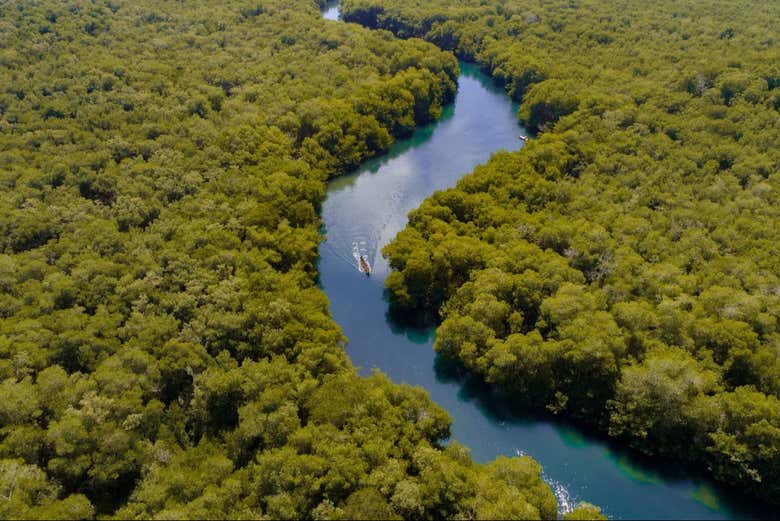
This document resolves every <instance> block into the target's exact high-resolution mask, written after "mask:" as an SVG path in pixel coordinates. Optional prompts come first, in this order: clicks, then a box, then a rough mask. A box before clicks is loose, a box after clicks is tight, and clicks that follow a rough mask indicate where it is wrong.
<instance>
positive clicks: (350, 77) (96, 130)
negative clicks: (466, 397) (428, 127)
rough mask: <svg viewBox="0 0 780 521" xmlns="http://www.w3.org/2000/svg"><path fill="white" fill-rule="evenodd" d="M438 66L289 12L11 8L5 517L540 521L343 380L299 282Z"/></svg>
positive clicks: (319, 303) (378, 395) (538, 487)
mask: <svg viewBox="0 0 780 521" xmlns="http://www.w3.org/2000/svg"><path fill="white" fill-rule="evenodd" d="M457 74H458V68H457V61H456V60H455V58H454V57H453V56H452V55H450V54H448V53H443V52H441V51H439V50H437V49H436V48H435V47H434V46H433V45H431V44H428V43H425V42H423V41H419V40H418V41H410V42H402V41H398V40H396V39H395V38H393V37H392V36H391V35H390V34H389V33H386V32H374V31H369V30H367V29H364V28H361V27H358V26H356V25H347V24H334V23H331V22H327V21H324V20H321V19H320V16H319V13H318V12H317V10H316V5H315V2H313V1H310V0H295V1H289V0H284V1H282V0H262V1H260V2H249V1H244V0H230V1H227V2H206V1H202V0H187V1H184V2H181V1H176V2H174V1H164V2H152V1H147V0H144V1H124V0H111V1H110V2H97V3H96V2H92V1H88V0H74V1H72V2H68V3H62V2H58V1H55V0H44V1H40V2H26V1H14V2H10V3H6V4H5V5H4V8H3V9H0V136H2V137H1V138H0V392H1V393H2V397H3V400H2V401H1V402H0V489H2V490H0V517H2V518H4V519H5V518H45V519H56V518H68V519H85V518H91V517H94V516H95V515H99V516H101V517H112V516H113V517H116V518H143V519H149V518H172V519H189V518H191V519H216V518H235V519H239V518H241V519H247V518H252V519H258V518H285V519H292V518H316V519H338V518H353V517H360V518H371V517H373V518H381V519H386V518H399V517H400V516H402V515H406V514H408V513H410V512H415V513H416V514H417V515H419V516H420V517H421V518H432V517H437V516H439V517H440V516H443V515H446V516H448V517H474V515H476V514H475V512H477V510H475V509H478V508H482V507H477V506H476V505H483V504H485V502H486V501H487V499H486V497H487V496H485V494H488V493H492V491H494V490H499V489H500V490H501V491H502V494H504V497H503V499H502V501H503V503H502V505H504V507H502V508H505V509H506V510H505V511H506V512H523V513H524V514H528V515H529V516H536V517H538V516H540V515H545V516H547V517H552V515H553V514H554V505H553V504H551V503H550V491H549V487H547V486H546V485H545V484H544V483H543V482H542V481H541V478H540V469H539V467H538V466H535V464H531V463H523V464H522V465H524V466H525V467H526V472H525V474H523V476H524V479H523V480H509V481H508V480H507V479H504V478H502V477H501V476H499V475H497V474H496V473H495V472H494V471H493V470H492V468H491V467H487V466H479V465H475V464H474V463H473V462H472V461H471V460H470V458H469V457H468V454H467V453H466V452H465V450H463V449H461V448H457V447H456V446H454V445H453V446H450V447H448V448H447V449H443V448H442V442H443V440H444V439H445V438H446V437H447V436H448V435H449V418H448V417H447V415H446V413H445V412H444V411H443V410H441V409H439V408H438V407H437V406H435V405H434V404H433V403H432V402H431V401H430V399H429V398H428V396H427V395H426V394H425V393H424V392H423V391H422V390H420V389H413V388H409V387H406V386H398V385H394V384H392V383H391V382H390V381H389V380H388V379H387V378H385V377H383V376H381V375H375V376H373V377H371V378H368V379H366V378H359V377H358V376H357V375H356V373H355V371H354V369H353V368H352V366H351V365H350V363H349V361H348V359H347V357H346V355H345V353H344V351H343V347H342V345H343V341H344V339H343V336H342V334H341V332H340V331H339V329H338V327H337V325H336V324H335V323H334V322H333V320H332V319H331V318H330V316H329V314H328V306H327V299H326V298H325V296H324V294H323V293H322V292H321V291H320V290H319V289H318V288H317V286H316V282H315V274H316V256H317V246H318V243H319V241H320V236H319V234H318V224H319V219H318V216H317V210H318V208H319V206H320V204H321V202H322V199H323V197H324V193H325V180H326V179H327V178H328V177H329V176H332V175H335V174H337V173H339V172H341V171H343V170H346V169H349V168H352V167H354V166H356V165H357V164H358V163H360V162H361V161H363V160H364V159H366V158H368V157H371V156H373V155H375V154H378V153H381V152H383V151H385V150H387V148H388V147H389V146H390V144H391V143H392V141H393V139H394V138H395V137H398V136H403V135H406V134H408V133H409V132H411V130H412V129H413V128H414V126H415V125H419V124H422V123H425V122H428V121H430V120H432V119H434V118H437V117H438V116H439V114H440V112H441V106H442V105H443V104H445V103H447V102H448V101H449V100H451V99H452V97H453V95H454V90H455V86H456V82H455V80H456V77H457ZM464 262H466V261H464ZM465 269H466V266H463V265H458V266H455V267H454V268H453V270H460V271H459V272H460V273H465V271H464V270H465ZM518 465H519V463H518ZM542 505H543V507H544V508H542ZM478 511H479V512H482V514H480V515H489V514H490V512H487V511H483V510H478Z"/></svg>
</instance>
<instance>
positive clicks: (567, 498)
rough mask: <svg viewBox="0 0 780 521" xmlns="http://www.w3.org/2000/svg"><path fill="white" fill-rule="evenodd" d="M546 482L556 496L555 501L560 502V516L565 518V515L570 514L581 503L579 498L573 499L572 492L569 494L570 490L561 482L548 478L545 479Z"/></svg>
mask: <svg viewBox="0 0 780 521" xmlns="http://www.w3.org/2000/svg"><path fill="white" fill-rule="evenodd" d="M545 481H547V484H549V485H550V488H551V489H552V491H553V494H555V500H556V501H557V502H558V515H559V516H560V517H563V515H564V514H568V513H569V512H571V511H572V510H574V508H575V507H576V506H577V503H578V502H579V501H578V500H577V498H575V497H573V496H572V495H571V492H569V490H568V489H567V488H566V487H565V486H563V484H562V483H560V482H559V481H556V480H554V479H547V478H545Z"/></svg>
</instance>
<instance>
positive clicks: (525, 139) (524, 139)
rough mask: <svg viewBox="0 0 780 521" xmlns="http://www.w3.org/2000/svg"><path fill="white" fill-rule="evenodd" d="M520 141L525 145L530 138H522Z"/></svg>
mask: <svg viewBox="0 0 780 521" xmlns="http://www.w3.org/2000/svg"><path fill="white" fill-rule="evenodd" d="M520 141H522V142H523V143H525V142H527V141H528V138H527V137H525V136H520Z"/></svg>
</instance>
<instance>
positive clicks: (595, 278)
mask: <svg viewBox="0 0 780 521" xmlns="http://www.w3.org/2000/svg"><path fill="white" fill-rule="evenodd" d="M342 15H343V17H344V19H346V20H348V21H355V22H359V23H361V24H363V25H366V26H370V27H374V28H384V29H388V30H391V31H392V32H394V33H395V34H396V35H398V36H401V37H411V36H417V37H421V38H424V39H426V40H428V41H431V42H433V43H435V44H436V45H438V46H439V47H441V48H443V49H447V50H452V51H454V52H455V53H456V54H457V55H458V56H459V57H461V58H464V59H468V60H474V61H476V62H478V63H479V64H480V65H481V66H483V67H484V68H485V69H486V70H487V71H488V72H489V73H491V74H492V76H493V77H494V78H495V79H496V80H497V81H499V82H501V83H503V84H505V85H506V89H507V92H508V93H509V94H510V95H511V96H512V97H513V98H514V99H516V100H518V101H520V102H521V108H520V112H519V117H520V119H521V120H522V121H523V123H524V124H525V125H527V126H528V127H529V128H530V129H532V130H533V131H535V132H539V133H540V136H539V138H538V139H536V140H533V141H532V142H529V143H528V144H527V145H526V146H525V147H524V148H523V149H522V150H521V151H519V152H516V153H501V154H498V155H496V156H495V157H494V158H493V159H492V160H491V161H490V162H489V163H488V164H486V165H484V166H481V167H479V168H477V169H476V170H475V171H474V173H472V174H470V175H468V176H466V177H465V178H464V179H463V180H462V181H461V182H459V183H458V185H457V187H456V188H453V189H450V190H446V191H443V192H439V193H436V194H434V195H433V196H432V197H430V198H429V199H428V200H427V201H425V203H424V204H423V205H422V206H421V207H420V208H419V209H418V210H415V211H414V212H412V213H411V215H410V222H409V226H408V227H407V228H406V229H405V230H404V231H402V232H401V233H400V234H399V235H398V237H397V238H396V239H395V241H394V242H393V243H391V244H390V245H389V246H387V247H386V249H385V251H384V253H385V255H386V256H387V257H388V258H389V261H390V264H391V266H392V268H394V270H396V271H394V272H393V273H392V274H391V276H390V277H389V278H388V280H387V286H388V289H389V290H390V294H391V297H392V300H393V304H394V306H395V307H396V308H398V309H399V310H402V311H404V310H405V311H415V312H418V311H420V310H434V311H436V310H438V311H439V313H440V316H441V320H442V321H441V324H440V326H439V328H438V335H437V342H436V349H437V350H438V351H440V352H441V353H444V354H445V355H447V356H449V357H452V358H454V359H457V360H459V361H460V362H462V363H463V364H464V365H465V366H466V367H468V368H469V369H471V370H472V371H474V372H476V373H478V374H479V375H481V376H482V377H483V378H484V379H485V380H487V381H488V382H490V383H492V384H495V385H498V386H500V387H502V388H504V389H506V390H509V391H511V392H512V395H513V396H514V397H515V398H516V399H517V400H518V401H522V402H524V403H526V404H528V405H529V406H534V407H546V408H547V409H548V410H550V411H552V412H554V413H557V414H562V415H567V416H569V417H573V418H576V419H578V420H580V421H586V422H590V423H592V424H595V425H596V426H597V427H599V428H600V429H602V430H603V431H605V432H608V433H609V434H610V435H612V436H614V437H618V438H620V439H623V440H625V441H626V442H627V443H629V444H630V445H632V446H633V447H635V448H637V449H639V450H641V451H643V452H646V453H649V454H663V455H667V456H671V457H674V458H678V459H682V460H689V461H692V462H695V463H698V464H703V465H706V466H707V467H708V468H709V469H710V471H711V472H712V474H713V475H714V476H715V477H716V478H718V479H719V480H721V481H723V482H726V483H730V484H733V485H736V486H738V487H740V488H742V489H744V490H748V491H750V492H751V493H753V494H755V495H758V496H760V497H762V498H764V499H766V500H769V501H771V502H775V503H777V502H780V399H779V398H778V396H780V358H779V357H780V329H779V327H780V324H779V323H778V320H779V319H780V260H779V259H780V172H779V169H778V166H779V165H780V146H778V145H780V112H779V111H780V88H779V87H780V40H778V35H780V4H778V3H777V2H760V1H741V2H727V1H724V0H705V1H700V2H684V3H680V2H673V1H667V0H662V1H659V2H653V3H651V4H648V3H647V2H640V1H635V0H627V1H624V2H618V3H615V2H601V1H598V0H555V1H550V2H547V1H545V2H542V1H529V2H511V3H510V2H504V1H502V0H467V1H463V2H452V1H448V0H432V1H428V2H418V1H416V0H393V1H384V0H345V1H344V2H343V5H342Z"/></svg>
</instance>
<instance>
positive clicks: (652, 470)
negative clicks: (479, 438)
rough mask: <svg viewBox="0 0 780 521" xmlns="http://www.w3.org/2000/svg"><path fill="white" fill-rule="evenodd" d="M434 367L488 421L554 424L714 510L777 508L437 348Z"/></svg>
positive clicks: (634, 474)
mask: <svg viewBox="0 0 780 521" xmlns="http://www.w3.org/2000/svg"><path fill="white" fill-rule="evenodd" d="M433 370H434V372H435V374H436V379H437V380H438V381H439V382H441V383H457V384H459V386H460V388H459V391H458V399H459V400H460V401H463V402H471V403H473V404H474V405H475V406H476V407H477V409H479V411H480V413H481V414H482V415H483V416H484V417H485V418H487V419H488V420H489V421H490V422H493V423H501V424H506V425H526V426H527V425H531V424H533V423H539V422H543V423H547V424H551V425H553V426H554V427H555V428H556V430H558V432H559V433H560V434H561V436H562V437H563V438H564V441H565V443H566V444H567V445H570V446H586V445H596V446H598V447H601V448H602V449H603V450H604V451H605V452H606V453H607V454H606V455H605V457H609V458H610V459H611V460H613V461H614V462H615V464H616V465H617V466H618V467H619V468H620V470H621V472H623V473H624V474H626V475H628V476H630V477H631V478H632V479H634V480H635V481H639V482H642V483H647V484H650V485H652V484H656V485H658V484H662V483H667V484H668V483H675V482H677V483H681V482H686V481H687V482H691V483H693V485H694V486H695V492H694V499H696V501H698V502H700V503H701V504H704V505H705V506H707V507H708V508H710V509H711V510H713V511H722V512H724V513H727V514H729V515H730V516H731V517H734V518H738V519H740V518H755V519H771V518H773V517H774V516H775V512H776V509H775V508H774V507H773V506H772V505H770V504H769V503H765V502H762V501H760V500H758V499H756V498H754V497H752V496H749V495H748V494H746V493H742V492H740V491H737V490H735V489H733V488H730V487H727V486H725V485H723V484H722V483H719V482H716V481H715V480H714V479H713V478H712V477H710V476H709V475H708V473H707V470H706V468H704V466H702V465H696V464H692V463H690V462H687V461H681V460H679V459H673V458H669V457H665V456H648V455H645V454H642V453H640V452H638V451H637V450H634V449H631V448H629V447H627V446H626V445H625V444H624V443H620V441H619V440H616V439H614V438H610V437H608V436H607V435H606V434H604V433H603V432H601V431H598V430H596V429H595V428H594V427H593V426H591V425H587V424H584V423H582V422H576V421H573V420H570V419H564V418H561V417H559V416H555V415H553V414H552V413H550V412H548V411H546V410H544V409H539V408H534V407H530V406H528V405H527V404H523V403H522V402H521V401H519V400H517V398H516V397H513V396H512V395H511V393H509V392H506V391H502V390H500V389H498V388H496V387H495V386H493V385H490V384H489V383H487V382H485V381H484V380H483V379H482V378H480V377H479V376H477V375H475V374H474V373H473V372H471V371H469V370H468V369H467V368H465V367H464V366H463V365H462V364H461V363H460V362H458V361H457V360H452V359H448V358H446V357H444V356H442V355H439V354H437V355H436V358H435V359H434V364H433Z"/></svg>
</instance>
